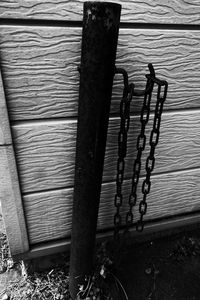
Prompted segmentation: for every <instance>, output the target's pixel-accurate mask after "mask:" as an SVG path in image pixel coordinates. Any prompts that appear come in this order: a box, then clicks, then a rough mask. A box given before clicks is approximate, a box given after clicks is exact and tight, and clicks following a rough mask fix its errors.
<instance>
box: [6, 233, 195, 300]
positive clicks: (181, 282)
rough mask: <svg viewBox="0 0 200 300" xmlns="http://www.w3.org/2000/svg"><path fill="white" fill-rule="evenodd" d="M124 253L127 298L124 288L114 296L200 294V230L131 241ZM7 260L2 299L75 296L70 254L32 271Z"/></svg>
mask: <svg viewBox="0 0 200 300" xmlns="http://www.w3.org/2000/svg"><path fill="white" fill-rule="evenodd" d="M4 242H5V235H4V234H1V245H5V243H4ZM124 246H125V245H124ZM1 253H2V252H1ZM58 257H59V256H58ZM119 258H120V259H118V260H117V263H114V274H115V276H116V278H117V279H118V280H119V282H120V284H121V285H122V287H123V289H124V290H125V292H126V294H127V298H126V297H125V294H123V292H120V294H121V297H120V298H118V297H117V298H116V299H114V298H113V300H119V299H120V300H125V299H126V300H127V299H128V300H161V299H162V300H199V299H200V284H199V283H200V233H198V231H193V232H187V233H182V234H179V235H176V236H170V237H165V238H162V239H156V240H152V241H148V242H144V243H140V244H134V245H132V246H129V247H126V246H125V247H124V248H122V249H121V251H120V256H119ZM6 263H7V269H6V272H2V274H0V283H1V284H0V295H1V296H0V299H1V300H2V299H3V300H5V299H10V300H16V299H18V300H20V299H34V300H36V299H68V300H69V299H70V297H69V291H68V278H69V277H68V273H67V265H68V261H67V259H65V264H66V265H65V266H62V268H61V267H58V268H56V266H55V267H54V268H53V269H50V270H46V271H44V272H40V273H39V274H37V273H34V274H29V275H28V274H27V270H26V269H25V266H24V265H23V263H22V264H15V265H13V266H12V262H10V266H9V260H8V261H7V262H6ZM63 267H64V268H63ZM13 283H14V285H13ZM118 295H119V293H118ZM89 299H92V298H89Z"/></svg>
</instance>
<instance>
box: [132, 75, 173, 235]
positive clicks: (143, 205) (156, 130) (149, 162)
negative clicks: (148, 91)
mask: <svg viewBox="0 0 200 300" xmlns="http://www.w3.org/2000/svg"><path fill="white" fill-rule="evenodd" d="M156 83H157V85H158V90H157V103H156V108H155V113H154V121H153V129H152V131H151V134H150V141H149V144H150V153H149V156H148V157H147V159H146V177H145V179H144V181H143V184H142V194H143V199H142V200H141V201H140V204H139V213H140V219H139V221H138V222H137V225H136V229H137V231H139V232H141V231H143V229H144V222H143V218H144V215H145V214H146V212H147V202H146V200H147V195H148V194H149V193H150V189H151V180H150V179H151V174H152V172H153V170H154V166H155V149H156V146H157V144H158V141H159V135H160V123H161V115H162V111H163V104H164V102H165V99H166V96H167V88H168V84H167V82H166V81H158V80H156ZM162 86H163V87H164V92H163V95H162V96H161V87H162Z"/></svg>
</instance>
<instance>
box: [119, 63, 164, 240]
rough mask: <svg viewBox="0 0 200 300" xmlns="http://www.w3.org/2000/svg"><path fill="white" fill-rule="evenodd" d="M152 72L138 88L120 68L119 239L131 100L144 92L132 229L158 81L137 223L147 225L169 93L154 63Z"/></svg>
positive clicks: (130, 215) (129, 216)
mask: <svg viewBox="0 0 200 300" xmlns="http://www.w3.org/2000/svg"><path fill="white" fill-rule="evenodd" d="M148 67H149V71H150V74H148V75H146V78H147V83H146V89H145V90H144V91H136V90H135V88H134V84H129V82H128V74H127V72H126V71H125V70H124V69H121V68H116V70H115V74H122V75H123V81H124V89H123V97H122V100H121V102H120V131H119V133H118V160H117V176H116V194H115V198H114V205H115V208H116V212H115V215H114V226H115V230H114V236H115V239H117V238H119V231H120V229H121V226H122V218H121V214H120V209H121V207H122V203H123V195H122V184H123V180H124V169H125V157H126V153H127V135H128V130H129V125H130V103H131V101H132V98H133V96H142V95H144V101H143V106H142V110H141V117H140V123H141V130H140V133H139V136H138V138H137V144H136V147H137V157H136V159H135V161H134V164H133V176H132V187H131V193H130V195H129V211H128V212H127V214H126V229H128V228H129V227H130V226H131V225H132V224H133V207H134V206H135V205H136V203H137V186H138V181H139V177H140V170H141V157H142V152H143V151H144V149H145V145H146V135H145V128H146V125H147V123H148V121H149V115H150V104H151V98H152V91H153V87H154V84H155V83H156V84H157V85H158V91H157V103H156V108H155V115H154V123H153V129H152V131H151V135H150V148H151V149H150V154H149V156H148V157H147V160H146V178H145V179H144V181H143V185H142V194H143V199H142V201H140V204H139V213H140V220H139V221H138V222H137V225H136V229H137V231H142V230H143V228H144V222H143V217H144V215H145V214H146V212H147V202H146V198H147V195H148V194H149V193H150V188H151V181H150V177H151V173H152V172H153V169H154V165H155V148H156V146H157V144H158V140H159V134H160V123H161V115H162V111H163V104H164V102H165V99H166V96H167V86H168V84H167V82H166V81H161V80H159V79H157V78H156V77H155V72H154V68H153V66H152V64H149V65H148ZM162 87H164V91H163V93H162V95H161V88H162Z"/></svg>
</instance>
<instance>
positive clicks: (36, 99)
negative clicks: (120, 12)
mask: <svg viewBox="0 0 200 300" xmlns="http://www.w3.org/2000/svg"><path fill="white" fill-rule="evenodd" d="M199 48H200V31H198V30H196V31H190V30H144V29H121V30H120V35H119V43H118V52H117V61H116V65H117V66H120V67H123V68H125V69H126V70H127V71H128V73H129V75H130V80H131V82H134V83H135V84H136V87H137V88H144V86H145V76H144V75H145V74H146V73H147V71H148V70H147V64H148V63H149V62H152V63H153V64H154V66H155V69H156V72H157V74H158V76H160V77H161V78H162V79H166V80H168V82H169V92H168V99H167V103H166V109H167V110H169V109H170V110H171V109H183V108H184V109H185V108H196V107H200V104H199V103H200V102H199V94H200V85H199V81H200V72H199V70H200V56H199ZM80 49H81V28H65V27H37V26H34V27H33V26H32V27H31V26H19V27H17V26H2V27H1V28H0V51H1V65H2V71H3V79H4V84H5V91H6V98H7V102H8V106H9V114H10V118H11V119H12V120H28V119H41V118H58V117H61V118H62V117H72V116H77V103H78V89H79V74H78V71H77V66H78V65H79V63H80ZM121 95H122V79H121V77H120V76H119V75H118V76H117V77H116V79H115V84H114V88H113V99H112V106H111V113H116V112H118V111H119V100H120V98H121ZM141 103H142V99H141V98H137V97H135V99H134V101H133V103H132V108H131V109H132V111H133V112H135V111H138V110H140V108H141Z"/></svg>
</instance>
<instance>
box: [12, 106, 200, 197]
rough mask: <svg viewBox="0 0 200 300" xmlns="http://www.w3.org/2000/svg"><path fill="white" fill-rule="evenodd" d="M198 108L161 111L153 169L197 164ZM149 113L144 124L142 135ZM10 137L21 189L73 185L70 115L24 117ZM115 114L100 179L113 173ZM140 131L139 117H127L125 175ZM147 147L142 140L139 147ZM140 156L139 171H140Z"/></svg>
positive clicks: (108, 178)
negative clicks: (50, 118) (38, 118)
mask: <svg viewBox="0 0 200 300" xmlns="http://www.w3.org/2000/svg"><path fill="white" fill-rule="evenodd" d="M199 114H200V111H199V110H196V111H189V112H188V111H183V112H171V113H165V114H164V115H163V121H162V123H161V134H160V141H159V145H158V147H157V149H156V165H155V170H154V172H157V173H163V172H170V171H175V170H181V169H188V168H197V167H200V161H199V149H200V148H199V147H200V145H199V143H200V126H199ZM151 128H152V116H151V118H150V121H149V125H148V126H147V128H146V134H147V141H148V137H149V135H150V130H151ZM12 129H13V137H14V143H15V149H16V156H17V163H18V168H19V174H20V180H21V186H22V191H23V192H26V193H27V192H33V191H40V190H48V189H55V188H64V187H69V186H73V180H74V159H75V144H76V141H75V140H76V121H75V120H72V121H69V120H59V121H56V120H54V121H48V122H28V123H27V122H25V123H23V124H22V123H19V124H18V125H14V126H13V127H12ZM118 131H119V119H118V118H112V119H110V122H109V130H108V139H107V147H106V157H105V164H104V177H103V181H104V182H105V181H112V180H115V178H116V162H117V152H118V149H117V147H118V146H117V140H118V138H117V136H118ZM139 131H140V121H139V117H137V116H135V117H132V118H131V125H130V130H129V136H128V154H127V159H126V171H125V177H126V178H128V177H130V176H131V173H132V165H133V159H134V158H135V157H136V139H137V135H138V134H139ZM148 152H149V146H148V144H147V147H146V150H145V152H144V156H143V157H144V158H146V156H147V153H148ZM144 166H145V163H144V159H143V166H142V170H141V173H142V174H144V170H143V169H144Z"/></svg>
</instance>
